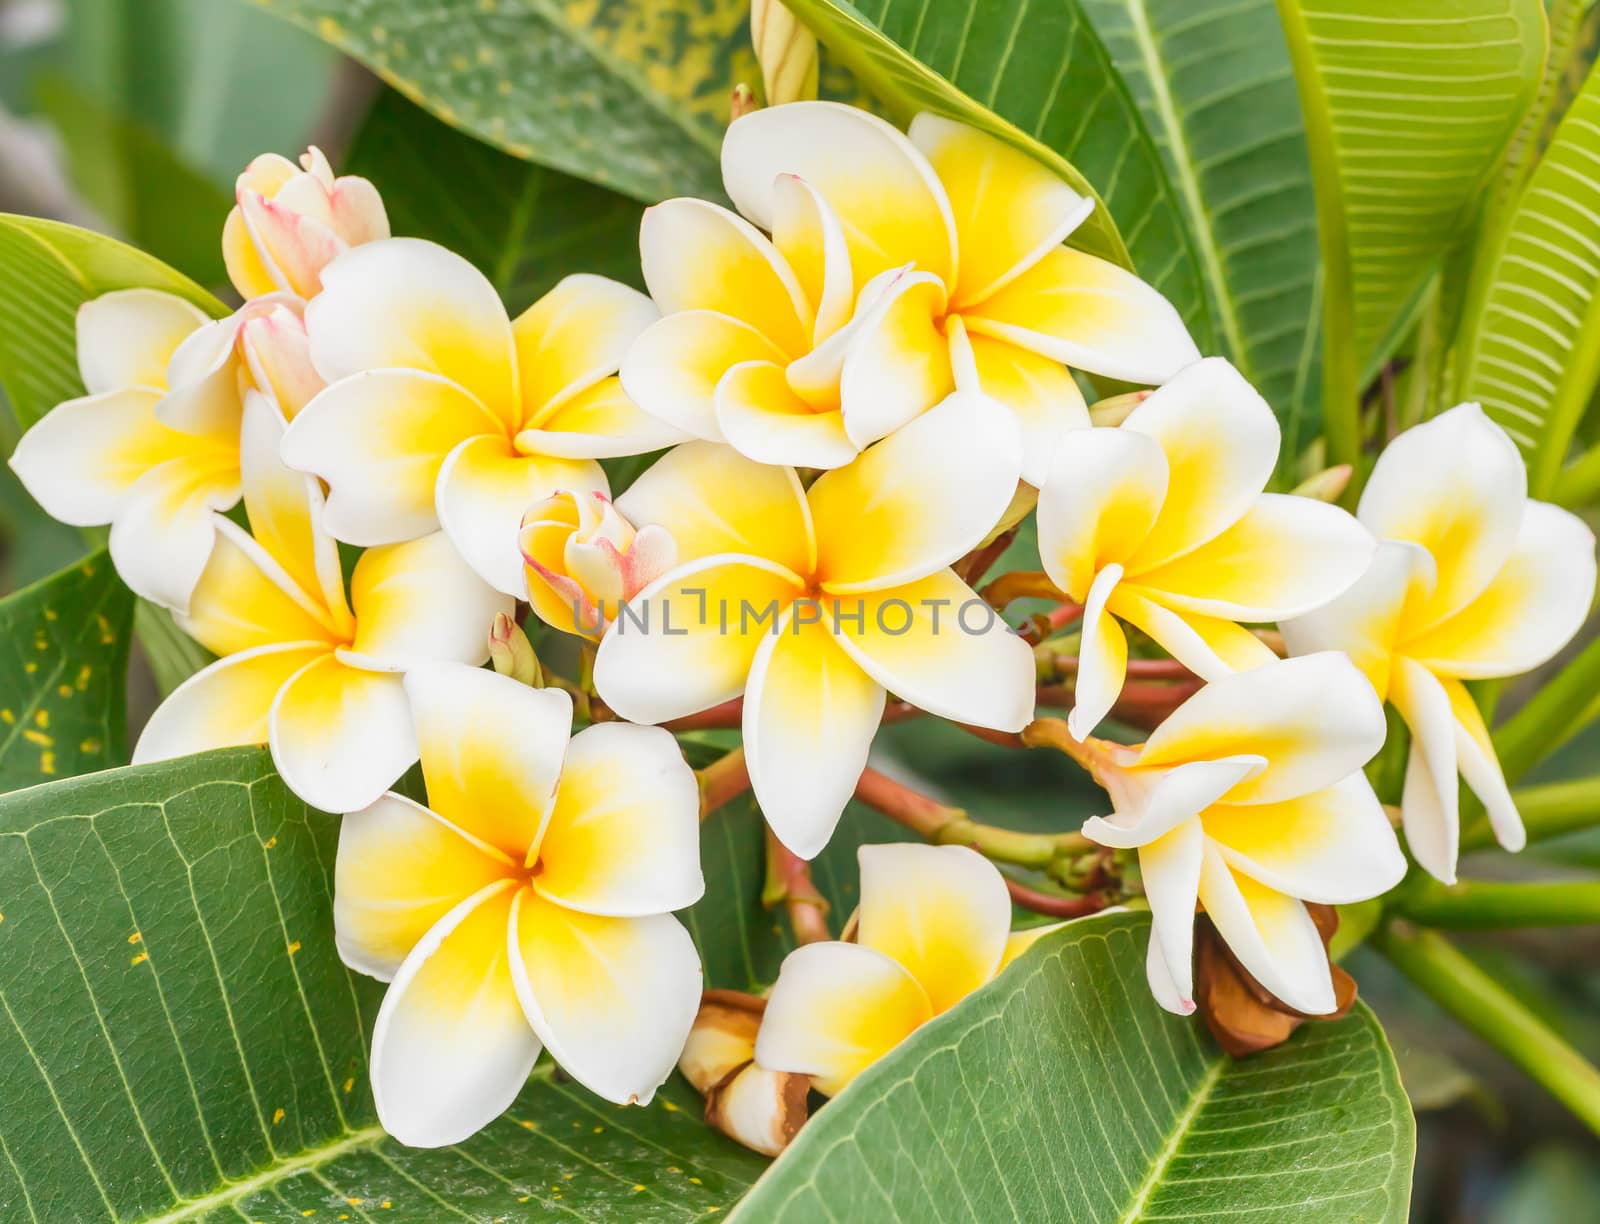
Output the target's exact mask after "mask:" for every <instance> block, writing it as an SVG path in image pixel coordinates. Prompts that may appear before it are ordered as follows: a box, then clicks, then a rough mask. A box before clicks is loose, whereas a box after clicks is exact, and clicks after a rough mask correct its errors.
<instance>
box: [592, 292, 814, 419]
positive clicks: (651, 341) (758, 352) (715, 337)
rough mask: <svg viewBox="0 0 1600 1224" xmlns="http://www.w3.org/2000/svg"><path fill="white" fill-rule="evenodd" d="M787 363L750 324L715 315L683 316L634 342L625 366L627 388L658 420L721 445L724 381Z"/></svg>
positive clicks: (652, 327)
mask: <svg viewBox="0 0 1600 1224" xmlns="http://www.w3.org/2000/svg"><path fill="white" fill-rule="evenodd" d="M787 359H788V358H787V356H786V355H785V354H784V352H783V351H782V350H781V349H779V348H778V347H777V345H775V344H773V343H772V341H770V340H768V339H767V338H766V337H765V336H763V335H762V334H761V333H760V332H758V331H757V330H756V329H755V328H753V327H751V326H750V325H749V324H748V323H742V322H740V321H739V320H738V319H734V318H730V317H729V316H727V315H725V314H718V313H716V311H713V310H681V311H679V312H677V313H676V314H669V315H667V316H666V317H665V318H664V319H661V320H660V321H659V322H656V323H652V324H651V325H650V326H649V327H647V328H646V329H645V331H644V334H643V335H641V336H640V337H639V339H638V340H636V341H635V342H634V344H633V346H632V347H631V348H630V349H629V350H628V355H627V356H626V357H624V358H623V361H622V386H623V389H624V390H626V391H627V393H628V395H629V396H630V397H631V398H632V399H633V402H634V403H636V404H638V405H639V407H640V409H641V410H643V411H644V412H647V413H649V414H650V415H651V416H653V417H655V418H656V419H657V420H659V421H662V422H665V423H666V424H667V425H670V426H672V427H673V428H675V429H679V430H681V431H683V432H684V433H686V434H691V435H693V436H694V437H697V438H706V439H709V440H710V441H712V442H720V441H722V430H721V429H720V428H719V427H718V425H717V415H716V404H715V395H716V389H717V383H718V382H719V381H720V380H721V378H722V376H723V375H724V374H726V373H727V372H728V371H729V370H730V369H732V368H733V367H734V366H736V365H738V364H739V363H740V362H743V361H772V362H777V363H779V364H782V363H783V362H785V361H786V360H787Z"/></svg>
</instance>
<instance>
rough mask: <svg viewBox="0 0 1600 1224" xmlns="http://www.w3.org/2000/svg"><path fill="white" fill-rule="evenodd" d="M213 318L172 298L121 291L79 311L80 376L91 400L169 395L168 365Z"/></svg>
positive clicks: (152, 292) (141, 291) (150, 291)
mask: <svg viewBox="0 0 1600 1224" xmlns="http://www.w3.org/2000/svg"><path fill="white" fill-rule="evenodd" d="M209 322H211V316H210V315H208V314H206V312H205V311H203V310H201V309H200V308H199V307H198V306H194V305H191V304H190V303H189V302H186V301H184V300H183V299H182V298H180V297H174V296H173V295H172V294H170V293H161V292H159V291H157V290H155V289H117V290H114V291H113V292H111V293H103V294H101V295H100V296H99V297H97V298H93V299H91V300H90V301H87V302H85V303H84V304H83V305H82V306H80V307H78V318H77V338H78V373H79V374H81V375H82V376H83V385H84V388H85V390H87V391H88V392H89V394H90V395H101V394H104V393H105V392H108V391H122V390H125V389H126V388H129V387H148V388H151V389H153V390H157V391H161V390H165V389H166V386H167V362H168V361H170V360H171V359H172V354H173V353H174V352H175V351H176V350H177V347H178V346H179V345H180V344H182V343H183V341H184V340H185V339H186V338H187V337H188V336H189V335H190V333H192V332H194V331H195V330H196V329H197V328H200V327H204V326H205V325H206V324H207V323H209Z"/></svg>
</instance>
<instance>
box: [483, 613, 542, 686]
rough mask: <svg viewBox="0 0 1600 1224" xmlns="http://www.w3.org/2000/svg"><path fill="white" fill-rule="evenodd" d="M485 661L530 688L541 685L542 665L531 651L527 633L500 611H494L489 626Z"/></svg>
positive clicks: (502, 673)
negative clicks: (491, 622) (487, 655)
mask: <svg viewBox="0 0 1600 1224" xmlns="http://www.w3.org/2000/svg"><path fill="white" fill-rule="evenodd" d="M489 661H490V662H491V663H493V664H494V669H495V671H497V672H499V673H500V674H501V675H502V676H510V677H511V678H512V679H513V680H516V681H518V682H519V683H522V684H526V685H528V686H529V687H530V688H543V687H544V668H542V667H540V666H539V656H538V655H536V654H534V653H533V644H532V643H531V642H529V641H528V635H527V634H526V633H524V632H522V626H521V625H519V624H517V622H516V621H514V620H512V619H511V618H510V617H509V616H507V615H506V614H505V613H504V612H496V613H495V617H494V624H493V625H492V626H491V627H490V629H489Z"/></svg>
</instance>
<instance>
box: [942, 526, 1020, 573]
mask: <svg viewBox="0 0 1600 1224" xmlns="http://www.w3.org/2000/svg"><path fill="white" fill-rule="evenodd" d="M1016 538H1017V529H1016V528H1015V527H1013V528H1012V529H1011V530H1010V531H1002V532H1001V533H1000V534H999V535H997V536H996V537H995V538H994V539H992V540H990V541H989V542H988V543H987V544H985V545H984V546H983V547H982V548H979V549H975V550H973V551H972V552H970V553H968V554H967V555H966V556H965V557H963V558H962V559H961V560H959V561H957V562H956V564H955V571H956V574H957V575H958V576H959V577H960V578H961V579H962V581H964V582H965V583H966V584H967V585H968V586H976V585H977V584H978V583H979V582H981V581H982V580H983V576H984V575H985V574H987V573H988V572H989V569H990V567H991V566H993V565H994V563H995V562H996V561H998V560H1000V558H1001V556H1002V555H1004V553H1005V551H1006V549H1008V548H1010V547H1011V541H1012V540H1014V539H1016Z"/></svg>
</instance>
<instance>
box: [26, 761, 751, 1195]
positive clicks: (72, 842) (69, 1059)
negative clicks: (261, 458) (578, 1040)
mask: <svg viewBox="0 0 1600 1224" xmlns="http://www.w3.org/2000/svg"><path fill="white" fill-rule="evenodd" d="M337 839H338V822H337V820H335V819H334V818H332V817H328V816H324V815H321V814H319V813H315V812H311V811H308V810H307V809H306V807H305V806H304V805H303V804H301V803H300V802H298V801H297V800H295V799H294V798H293V797H292V796H291V795H290V794H289V793H288V792H287V791H286V790H285V789H284V787H283V785H282V783H280V782H279V781H278V780H277V778H276V777H275V776H274V775H273V773H272V770H271V766H270V763H269V760H268V757H267V754H266V752H265V751H264V750H261V749H235V750H231V751H227V752H221V753H215V754H211V755H208V756H205V757H196V758H189V759H187V760H182V761H175V762H168V763H164V764H161V765H156V766H146V767H140V768H137V769H125V770H117V771H114V772H111V773H105V774H100V775H97V776H94V777H88V778H78V779H72V780H70V781H66V782H60V783H55V784H52V785H50V786H47V787H36V788H34V789H32V790H29V791H26V792H21V793H18V794H16V795H11V796H7V797H5V798H3V799H0V1011H3V1012H4V1018H3V1020H0V1099H3V1100H4V1101H5V1103H6V1109H5V1111H4V1113H3V1114H0V1152H3V1153H4V1155H5V1157H6V1159H5V1160H4V1161H0V1218H4V1219H7V1220H11V1219H23V1218H29V1217H31V1218H33V1219H37V1220H72V1221H74V1222H75V1224H89V1222H91V1221H97V1220H112V1221H115V1220H123V1221H132V1220H141V1221H158V1220H159V1221H174V1222H175V1221H179V1220H186V1221H199V1220H206V1221H210V1220H224V1219H229V1220H234V1221H238V1220H240V1219H245V1220H286V1221H287V1220H294V1221H299V1220H301V1219H302V1218H303V1217H311V1218H314V1219H338V1218H341V1217H343V1216H348V1217H349V1218H350V1219H353V1220H382V1221H385V1222H387V1221H390V1220H394V1221H397V1222H398V1221H405V1220H410V1221H426V1222H428V1224H434V1222H436V1221H439V1220H445V1219H464V1220H474V1221H484V1222H487V1221H491V1220H526V1219H533V1218H535V1217H542V1216H544V1215H546V1214H554V1215H560V1216H564V1217H567V1218H577V1219H583V1220H596V1219H616V1218H627V1219H640V1220H682V1219H689V1218H694V1217H698V1216H702V1215H705V1214H708V1213H709V1212H710V1211H711V1210H712V1209H716V1208H720V1209H726V1208H727V1207H728V1206H729V1205H730V1204H731V1202H732V1200H733V1199H734V1197H735V1196H736V1195H737V1194H738V1193H739V1192H740V1191H741V1190H742V1189H743V1188H744V1187H745V1186H746V1185H748V1184H749V1182H750V1181H751V1180H752V1179H753V1178H754V1176H755V1175H756V1173H758V1172H759V1171H760V1169H761V1167H762V1164H763V1162H762V1161H761V1160H760V1159H759V1158H757V1157H755V1156H754V1155H752V1154H751V1153H749V1152H746V1151H745V1150H744V1149H742V1148H739V1147H736V1146H735V1145H733V1144H732V1143H731V1142H729V1141H727V1140H725V1139H723V1138H721V1137H720V1136H718V1135H716V1134H714V1133H713V1132H711V1131H709V1130H708V1129H706V1128H705V1127H704V1125H703V1124H702V1123H701V1122H700V1119H699V1108H700V1106H699V1100H698V1098H697V1097H696V1096H695V1095H694V1093H693V1092H692V1091H690V1090H689V1089H688V1088H687V1087H686V1086H685V1085H683V1084H682V1083H681V1082H678V1081H676V1080H674V1081H673V1082H672V1083H669V1085H668V1086H667V1087H666V1088H665V1089H663V1091H662V1093H661V1094H659V1095H658V1097H657V1099H656V1101H655V1102H653V1103H652V1104H651V1105H650V1106H648V1107H646V1108H643V1109H639V1108H635V1109H619V1108H615V1107H612V1106H610V1105H606V1104H604V1103H602V1102H600V1101H599V1100H598V1099H597V1098H594V1097H592V1096H590V1095H589V1094H587V1093H586V1092H584V1091H583V1090H582V1089H579V1088H577V1087H575V1086H572V1085H570V1084H567V1083H564V1082H563V1081H562V1080H561V1079H560V1078H559V1077H557V1076H555V1075H552V1073H551V1072H550V1070H549V1069H548V1068H545V1069H542V1070H540V1071H538V1072H536V1073H535V1075H534V1077H533V1079H532V1081H531V1082H530V1083H529V1085H528V1087H527V1089H526V1090H525V1091H524V1092H523V1094H522V1096H521V1097H520V1098H519V1099H518V1101H517V1103H516V1104H515V1105H514V1106H513V1107H512V1108H511V1110H510V1112H509V1113H508V1114H507V1116H506V1117H504V1118H503V1119H501V1120H500V1121H498V1122H496V1123H494V1124H493V1125H491V1126H490V1127H489V1128H488V1129H486V1130H485V1131H483V1132H482V1133H481V1134H479V1135H477V1136H475V1137H474V1138H473V1139H471V1140H469V1141H468V1142H466V1143H464V1144H461V1145H460V1146H458V1147H454V1148H446V1149H441V1150H437V1151H418V1150H412V1149H406V1148H402V1147H401V1146H400V1145H399V1144H397V1143H395V1142H393V1141H392V1140H389V1139H387V1138H385V1136H384V1135H383V1133H382V1132H381V1131H380V1130H379V1129H378V1127H377V1125H376V1122H375V1118H374V1113H373V1107H372V1101H371V1096H370V1093H369V1090H368V1083H367V1069H366V1052H367V1041H368V1032H369V1030H370V1027H371V1024H372V1021H373V1018H374V1015H375V1012H376V1008H377V1004H378V1001H379V999H380V998H381V993H382V987H381V986H380V985H379V984H378V983H376V982H373V981H371V980H369V979H365V978H357V977H354V976H352V975H351V974H349V973H347V972H346V970H345V969H344V967H343V965H342V964H341V963H340V961H339V957H338V954H337V952H336V950H335V948H334V944H333V919H332V910H331V906H332V896H331V894H332V869H333V857H334V848H335V845H336V843H337Z"/></svg>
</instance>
